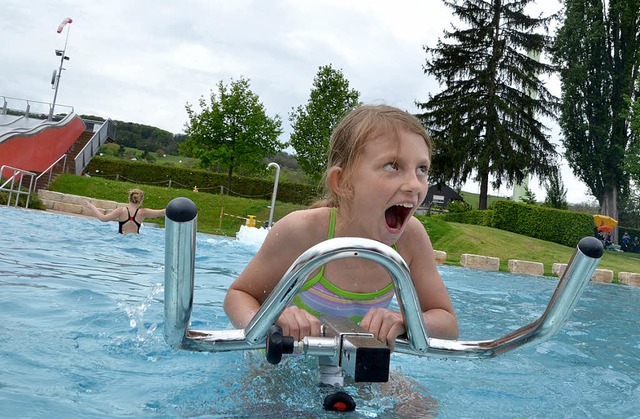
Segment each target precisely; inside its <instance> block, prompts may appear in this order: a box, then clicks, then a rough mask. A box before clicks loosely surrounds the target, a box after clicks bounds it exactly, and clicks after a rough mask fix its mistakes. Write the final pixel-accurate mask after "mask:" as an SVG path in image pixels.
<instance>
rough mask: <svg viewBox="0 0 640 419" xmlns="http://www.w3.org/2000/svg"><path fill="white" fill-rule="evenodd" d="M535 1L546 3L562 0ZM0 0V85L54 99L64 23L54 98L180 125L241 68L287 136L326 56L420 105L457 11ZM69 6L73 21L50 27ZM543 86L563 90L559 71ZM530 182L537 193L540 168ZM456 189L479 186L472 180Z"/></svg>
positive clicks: (368, 3)
mask: <svg viewBox="0 0 640 419" xmlns="http://www.w3.org/2000/svg"><path fill="white" fill-rule="evenodd" d="M538 3H539V4H537V6H536V7H537V8H539V9H540V11H543V12H544V13H545V14H547V13H551V12H554V11H556V10H557V9H559V7H560V6H559V3H558V1H557V0H539V1H538ZM0 10H1V12H0V39H1V40H2V46H1V47H0V63H2V64H1V65H2V77H0V96H7V97H13V98H21V99H29V100H31V101H40V102H46V103H50V102H52V100H53V95H54V90H53V89H52V88H51V77H52V73H53V70H57V69H58V66H59V64H60V60H59V58H58V57H56V56H55V52H54V51H55V50H56V49H60V50H61V49H64V47H65V40H66V39H67V34H68V44H67V47H66V55H67V56H69V57H70V60H69V61H66V62H65V66H64V67H65V69H66V70H64V71H63V72H62V78H61V81H60V86H59V89H58V97H57V100H56V103H57V104H60V105H68V106H72V107H73V108H74V109H75V111H76V112H77V113H79V114H88V115H97V116H101V117H104V118H111V119H115V120H121V121H127V122H136V123H141V124H147V125H152V126H156V127H159V128H162V129H165V130H167V131H170V132H172V133H179V132H183V130H184V126H185V123H186V121H187V114H186V111H185V105H186V104H187V103H190V104H197V103H198V100H199V98H200V97H202V96H206V97H207V98H208V97H209V94H210V91H211V90H212V89H214V90H215V89H216V85H217V84H218V82H220V81H223V82H224V83H225V84H229V83H230V82H231V80H237V79H238V78H240V77H244V78H248V79H249V80H250V84H251V90H252V91H253V92H254V93H255V94H257V95H258V96H259V97H260V100H261V101H262V103H263V104H264V106H265V108H266V111H267V114H268V115H269V116H272V117H273V116H275V115H279V116H280V117H281V119H282V121H283V128H284V130H285V134H283V136H282V137H281V140H282V141H284V142H286V141H288V136H289V133H290V123H289V120H288V116H289V113H290V112H291V110H292V108H294V107H297V106H299V105H304V104H305V103H306V102H307V100H308V98H309V93H310V90H311V88H312V84H313V79H314V77H315V75H316V73H317V71H318V68H319V67H320V66H323V65H328V64H331V65H332V66H333V67H334V68H335V69H338V70H341V71H342V72H343V74H344V76H345V77H346V78H347V80H349V83H350V86H351V87H352V88H354V89H356V90H358V91H359V92H360V93H361V100H362V101H363V102H366V103H385V104H389V105H393V106H397V107H399V108H402V109H405V110H407V111H409V112H416V111H417V108H416V107H415V105H414V103H415V102H416V101H419V102H424V101H426V100H427V99H428V95H429V93H431V94H434V93H437V92H438V91H439V87H438V85H437V83H436V82H435V80H433V79H432V78H430V77H428V76H426V75H424V73H423V71H422V65H423V63H424V61H425V58H426V55H425V53H424V51H423V46H424V45H429V46H434V45H435V42H436V41H437V38H438V37H440V36H442V32H443V30H444V29H445V28H447V27H448V26H449V25H450V23H451V22H452V21H453V17H452V15H451V13H450V11H449V10H448V9H447V8H446V7H444V5H443V4H442V3H441V2H440V1H438V0H396V1H393V2H390V1H387V0H340V1H335V0H322V1H321V0H272V1H258V0H234V1H222V0H200V1H198V0H182V1H180V2H177V1H164V0H153V1H152V0H136V1H130V0H112V1H107V2H95V1H86V0H83V1H80V0H57V1H49V0H30V1H23V0H3V1H2V5H1V6H0ZM66 17H70V18H71V19H73V23H71V24H69V25H67V26H66V27H65V28H64V30H63V31H62V33H60V34H58V33H57V32H56V29H57V28H58V25H60V23H61V22H62V21H63V20H64V19H65V18H66ZM549 88H550V90H552V91H553V92H554V93H556V94H559V91H558V86H557V82H552V83H551V84H550V86H549ZM14 103H15V101H11V100H10V101H9V104H10V107H12V108H13V107H14V106H13V104H14ZM32 109H34V110H36V109H38V104H36V103H34V104H32ZM552 128H553V129H552V130H551V131H550V134H551V135H552V141H553V142H554V143H556V144H559V133H558V129H557V127H552ZM559 151H561V150H559ZM562 176H563V182H564V184H565V186H566V187H567V189H568V193H567V199H568V201H569V202H574V203H579V202H585V201H588V200H592V199H593V198H592V197H590V196H588V195H587V193H588V192H587V189H586V186H585V185H584V184H583V183H582V182H580V181H578V180H577V179H575V177H574V176H573V175H572V173H571V170H570V169H569V168H568V167H567V166H566V164H563V170H562ZM530 187H531V189H532V190H533V191H534V193H535V194H536V198H537V199H538V200H542V199H543V198H544V196H545V189H544V187H542V186H540V185H538V182H537V180H536V179H533V180H532V181H531V183H530ZM463 190H465V191H468V192H474V193H477V192H478V191H479V188H478V186H477V185H476V184H473V183H471V182H469V183H468V184H467V185H465V187H464V188H463ZM492 193H495V194H500V195H503V196H510V195H511V189H507V188H505V187H504V186H503V187H502V188H501V189H500V190H499V191H492Z"/></svg>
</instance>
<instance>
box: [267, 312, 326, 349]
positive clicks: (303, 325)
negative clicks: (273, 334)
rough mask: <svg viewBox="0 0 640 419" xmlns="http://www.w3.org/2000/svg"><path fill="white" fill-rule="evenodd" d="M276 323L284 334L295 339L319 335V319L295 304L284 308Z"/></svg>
mask: <svg viewBox="0 0 640 419" xmlns="http://www.w3.org/2000/svg"><path fill="white" fill-rule="evenodd" d="M276 324H277V325H278V326H280V327H282V333H283V335H284V336H292V337H293V339H294V340H295V341H299V340H300V339H302V338H303V337H305V336H320V320H318V318H317V317H315V316H312V315H311V314H309V313H308V312H307V311H305V310H302V309H300V308H298V307H296V306H289V307H287V308H285V309H284V310H283V311H282V313H281V314H280V317H278V320H276Z"/></svg>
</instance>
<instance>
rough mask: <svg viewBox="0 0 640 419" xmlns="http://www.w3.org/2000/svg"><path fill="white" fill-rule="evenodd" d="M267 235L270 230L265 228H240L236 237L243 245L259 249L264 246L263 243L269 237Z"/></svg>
mask: <svg viewBox="0 0 640 419" xmlns="http://www.w3.org/2000/svg"><path fill="white" fill-rule="evenodd" d="M267 233H269V230H267V229H266V228H263V227H260V228H255V227H247V226H240V231H238V232H237V233H236V237H237V238H238V240H239V241H240V242H241V243H243V244H247V245H250V246H255V247H256V248H258V247H260V246H262V242H264V239H265V238H266V237H267Z"/></svg>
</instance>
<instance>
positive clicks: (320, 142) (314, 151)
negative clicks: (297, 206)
mask: <svg viewBox="0 0 640 419" xmlns="http://www.w3.org/2000/svg"><path fill="white" fill-rule="evenodd" d="M359 97H360V93H359V92H358V91H357V90H355V89H351V88H349V81H348V80H347V79H346V78H345V77H344V75H343V74H342V71H341V70H335V69H334V68H333V67H332V66H331V64H329V65H326V66H321V67H320V69H319V70H318V73H317V74H316V77H315V79H314V80H313V88H312V89H311V94H310V96H309V101H308V102H307V104H306V105H304V106H302V105H300V106H298V107H297V108H296V109H294V110H293V111H292V112H291V114H289V120H290V121H291V126H292V128H293V132H292V133H291V138H290V143H291V146H292V147H293V149H294V150H295V151H296V159H297V160H298V164H300V167H301V168H302V170H304V172H305V174H306V175H307V177H308V178H309V179H310V180H311V181H312V182H319V181H320V179H321V177H322V174H323V172H324V169H325V168H326V165H327V158H328V152H329V139H330V137H331V132H332V131H333V128H334V127H335V126H336V124H337V123H338V121H340V118H342V116H343V115H344V114H345V113H346V112H347V111H349V110H351V109H352V108H354V107H355V106H356V105H358V98H359Z"/></svg>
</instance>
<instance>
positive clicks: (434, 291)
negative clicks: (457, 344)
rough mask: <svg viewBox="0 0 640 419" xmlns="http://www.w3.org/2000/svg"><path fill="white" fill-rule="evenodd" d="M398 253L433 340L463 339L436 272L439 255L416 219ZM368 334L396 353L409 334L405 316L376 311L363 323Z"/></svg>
mask: <svg viewBox="0 0 640 419" xmlns="http://www.w3.org/2000/svg"><path fill="white" fill-rule="evenodd" d="M398 250H399V251H400V253H401V255H402V257H403V258H404V259H405V261H406V262H407V264H408V265H409V267H410V269H411V276H412V278H413V284H414V287H415V289H416V294H417V296H418V300H419V303H420V307H421V308H422V317H423V319H424V323H425V326H426V328H427V333H428V334H429V337H436V338H440V339H457V338H458V335H459V330H458V320H457V318H456V315H455V312H454V310H453V306H452V304H451V299H450V298H449V293H448V292H447V289H446V287H445V286H444V282H442V278H441V277H440V274H439V273H438V270H437V269H436V263H435V255H434V253H433V247H432V245H431V241H430V240H429V236H428V235H427V232H426V231H425V229H424V227H423V226H422V223H420V221H418V220H417V219H416V218H412V219H411V220H410V222H409V225H408V226H407V229H406V230H405V232H404V233H403V235H402V239H401V240H400V241H398ZM360 326H362V327H363V328H364V329H365V330H367V331H369V332H371V333H373V334H374V336H376V338H377V339H378V340H380V341H382V342H384V343H386V344H387V345H388V346H389V348H391V350H393V349H394V346H395V340H396V338H397V337H398V336H400V335H402V334H404V333H406V331H407V330H406V324H405V320H404V316H403V315H402V314H401V313H399V312H397V311H392V310H388V309H372V310H370V311H369V312H368V313H367V314H366V315H365V316H364V317H363V318H362V321H361V322H360Z"/></svg>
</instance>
